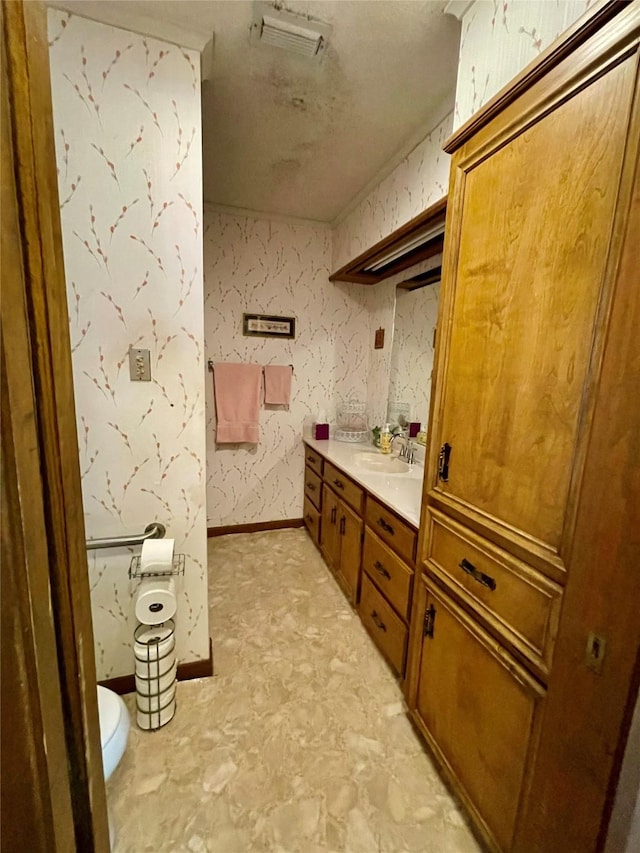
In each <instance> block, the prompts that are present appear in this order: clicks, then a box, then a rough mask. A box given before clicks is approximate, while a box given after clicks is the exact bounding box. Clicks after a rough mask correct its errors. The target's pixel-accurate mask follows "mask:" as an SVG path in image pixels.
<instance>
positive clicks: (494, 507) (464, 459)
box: [431, 61, 635, 551]
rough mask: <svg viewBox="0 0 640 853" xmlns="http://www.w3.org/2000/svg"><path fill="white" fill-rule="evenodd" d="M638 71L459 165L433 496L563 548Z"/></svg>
mask: <svg viewBox="0 0 640 853" xmlns="http://www.w3.org/2000/svg"><path fill="white" fill-rule="evenodd" d="M634 74H635V65H634V62H631V61H630V62H625V63H621V64H619V65H616V66H613V67H612V68H611V70H609V71H608V73H607V74H605V75H603V76H601V77H598V78H596V79H595V80H593V81H592V82H590V85H588V86H586V87H584V88H582V89H579V90H578V91H577V93H576V94H574V95H573V97H571V98H569V99H568V100H564V101H563V100H561V99H558V100H557V101H556V103H555V106H554V108H553V109H551V110H550V111H549V112H548V113H547V114H546V115H544V116H543V117H541V118H540V120H538V121H537V122H535V123H533V124H532V125H531V126H529V127H527V126H526V122H523V121H520V124H519V127H518V124H517V123H516V122H515V121H514V125H513V128H514V129H513V130H507V131H502V133H501V134H496V135H495V137H494V139H495V142H492V144H493V145H494V149H493V150H490V148H489V149H488V146H487V145H486V144H485V146H484V148H483V147H481V146H479V147H478V148H477V151H475V152H474V151H472V150H471V149H472V145H471V146H470V149H469V150H467V151H465V150H464V149H463V152H461V156H460V157H459V158H458V160H454V163H453V180H454V186H455V197H456V198H458V199H461V200H462V202H461V206H460V208H459V209H457V210H455V211H454V212H453V213H452V222H451V223H450V224H451V226H452V233H453V231H455V232H456V233H458V234H459V243H458V246H457V248H456V250H455V251H456V258H455V261H454V262H453V263H452V264H450V268H453V269H454V272H451V273H450V275H451V277H450V278H449V279H448V280H447V279H445V287H447V288H449V290H448V293H447V297H446V299H447V307H446V308H444V310H443V314H444V316H445V317H446V324H447V330H448V332H447V334H446V336H445V340H446V343H444V344H443V347H442V352H441V354H440V357H439V360H440V365H439V366H440V370H443V369H444V374H443V376H442V382H441V387H442V388H443V392H442V396H441V398H440V400H439V405H438V404H436V408H437V410H439V413H437V414H436V418H437V421H436V426H435V431H434V437H435V442H436V446H437V447H438V448H440V447H441V446H443V445H444V444H445V442H446V443H447V444H449V445H450V447H451V452H450V457H449V465H448V482H444V481H443V480H442V479H440V480H438V479H437V477H436V473H435V471H433V470H432V472H431V474H432V479H431V485H436V487H437V490H438V491H444V492H446V493H448V494H449V495H451V496H454V497H455V499H457V500H459V501H460V503H461V504H462V506H463V507H465V506H470V507H472V508H476V509H478V510H479V511H480V513H482V514H484V515H487V514H488V515H489V516H491V517H493V518H495V519H498V520H500V521H501V522H504V523H505V524H506V525H507V526H508V527H509V528H515V529H516V530H518V531H522V532H524V533H525V534H526V535H528V536H532V537H534V538H535V539H537V540H538V541H539V542H542V543H544V544H545V545H547V546H549V547H550V548H551V549H552V550H553V551H556V550H557V549H558V547H559V545H560V539H561V535H562V531H563V523H564V517H565V512H566V507H567V503H568V492H569V486H570V479H571V473H572V466H573V458H574V451H575V447H576V440H577V434H578V428H579V424H580V416H581V407H583V406H584V405H585V401H584V399H583V397H584V393H585V389H586V388H587V387H588V375H587V371H588V365H589V358H590V353H591V349H592V345H593V341H594V334H593V330H594V325H595V317H596V311H597V308H598V301H599V298H600V292H601V288H602V284H603V280H604V271H605V264H606V261H607V252H608V248H609V240H610V234H611V222H612V215H613V210H614V205H615V201H616V196H617V192H618V183H619V178H620V173H621V165H622V156H623V152H624V145H625V136H626V131H627V126H628V121H629V113H630V108H631V101H632V94H633V84H634ZM523 127H524V128H526V129H524V130H521V129H520V128H523ZM509 133H511V138H508V136H509ZM505 137H507V142H506V144H505V141H504V140H505ZM462 154H464V155H465V156H464V158H463V157H462ZM487 155H488V156H487ZM453 220H455V221H453ZM432 458H433V456H432Z"/></svg>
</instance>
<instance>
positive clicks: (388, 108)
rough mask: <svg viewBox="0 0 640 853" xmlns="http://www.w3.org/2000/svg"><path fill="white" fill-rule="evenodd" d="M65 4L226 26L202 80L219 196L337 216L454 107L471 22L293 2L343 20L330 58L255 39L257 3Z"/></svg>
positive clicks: (377, 0) (416, 10) (207, 162)
mask: <svg viewBox="0 0 640 853" xmlns="http://www.w3.org/2000/svg"><path fill="white" fill-rule="evenodd" d="M55 5H60V6H63V7H65V8H68V9H71V10H72V11H77V12H79V13H80V14H86V15H87V16H89V17H94V18H96V19H98V20H105V19H107V20H109V22H111V23H116V22H118V23H120V24H121V25H122V26H125V27H126V26H129V27H130V28H132V29H137V30H142V31H144V30H145V25H144V19H145V18H148V19H153V21H154V25H155V26H154V27H153V28H149V34H150V35H161V34H162V31H160V32H159V31H158V25H161V24H162V23H163V22H164V23H165V24H166V25H173V26H174V27H180V28H181V29H182V30H185V31H190V32H192V33H195V34H199V35H200V36H201V38H202V42H203V43H204V41H206V40H207V39H208V38H209V37H210V35H211V33H212V32H214V33H215V41H214V50H213V65H212V72H211V76H210V79H209V80H208V81H207V82H206V83H204V84H203V87H202V111H203V136H204V138H203V154H204V198H205V201H208V202H211V203H215V204H220V205H227V206H233V207H239V208H245V209H250V210H255V211H264V212H268V213H274V214H280V215H287V216H296V217H303V218H307V219H315V220H318V221H322V222H331V221H333V220H334V219H335V218H336V217H337V216H338V215H339V214H340V213H341V212H342V211H343V210H344V209H345V208H346V207H347V206H348V205H349V203H350V202H352V200H353V199H354V198H355V197H356V196H357V195H358V194H359V193H360V192H361V191H362V190H363V189H364V188H365V187H366V185H367V184H368V183H369V182H370V181H371V180H372V179H373V178H375V177H376V176H377V175H378V174H379V173H380V171H381V170H382V169H383V168H384V166H385V164H387V163H388V162H389V160H390V159H391V158H393V157H394V155H397V154H398V152H402V153H407V150H408V148H409V147H410V143H411V141H412V140H413V142H414V143H415V142H417V141H418V138H419V136H420V135H426V133H427V132H428V130H430V129H431V127H432V126H433V125H434V124H435V123H436V122H437V121H438V120H440V119H441V118H442V117H443V116H444V114H445V113H446V111H447V110H448V109H450V108H452V107H453V99H454V91H455V75H456V68H457V58H458V44H459V23H458V21H456V20H455V18H453V17H452V16H450V15H444V14H443V9H444V7H445V5H446V3H445V2H439V0H438V1H436V0H299V2H293V1H292V2H288V3H286V4H282V5H283V7H284V8H286V9H288V10H290V11H293V12H296V13H300V14H305V15H310V16H312V17H313V18H316V19H320V20H321V21H323V22H326V23H328V24H330V25H331V27H332V33H331V36H330V39H329V47H328V49H327V51H326V53H325V56H324V57H323V59H322V61H321V62H320V63H315V62H312V61H309V60H307V59H304V58H301V57H298V56H292V55H290V54H288V53H286V52H285V51H283V50H280V49H278V48H275V47H269V46H266V45H260V44H255V43H254V42H252V41H250V39H249V28H250V24H251V20H252V10H253V4H252V3H251V2H249V0H225V2H218V1H217V0H119V2H100V3H98V2H62V3H56V4H55ZM107 9H108V10H109V17H108V18H106V16H105V15H101V10H102V12H105V10H107ZM114 10H115V13H114ZM167 37H169V38H171V33H170V32H167Z"/></svg>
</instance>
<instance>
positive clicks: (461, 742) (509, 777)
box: [415, 578, 544, 850]
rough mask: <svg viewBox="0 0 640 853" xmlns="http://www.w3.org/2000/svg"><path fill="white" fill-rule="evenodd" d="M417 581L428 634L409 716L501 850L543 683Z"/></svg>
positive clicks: (506, 843) (511, 824)
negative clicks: (413, 707)
mask: <svg viewBox="0 0 640 853" xmlns="http://www.w3.org/2000/svg"><path fill="white" fill-rule="evenodd" d="M419 584H420V585H422V591H421V603H422V607H421V608H420V614H419V615H420V618H421V619H422V620H423V619H424V616H425V614H426V613H427V612H429V613H430V618H431V626H430V632H431V634H432V636H423V638H422V648H421V659H420V664H419V675H420V680H419V687H418V694H417V707H416V711H415V717H416V718H417V721H418V722H419V724H420V726H421V728H422V730H423V731H424V733H425V734H426V736H427V740H428V742H429V744H430V745H431V747H432V748H433V749H434V751H435V752H436V754H437V755H438V757H439V758H440V760H441V762H442V763H443V765H444V766H445V769H446V771H447V773H448V774H449V775H450V776H451V777H452V779H453V780H454V781H455V783H456V788H457V790H458V792H459V793H460V794H461V795H462V797H463V799H464V800H465V802H466V804H467V806H468V807H469V808H470V809H471V810H472V812H473V813H474V815H475V817H476V819H477V821H478V823H479V824H480V826H481V828H483V830H484V833H485V835H486V837H487V840H489V841H490V843H491V847H492V848H493V849H497V850H509V849H510V846H511V842H512V838H513V834H514V829H515V823H516V817H517V814H518V808H519V804H520V798H521V794H522V791H523V789H524V787H525V785H524V783H525V777H526V772H527V765H528V758H529V753H530V749H531V748H532V747H534V746H535V741H536V734H537V729H538V721H539V717H540V711H541V707H542V700H543V698H544V688H542V687H541V686H540V685H539V684H538V683H537V682H536V681H535V680H534V679H533V678H532V677H531V676H530V675H529V674H528V673H527V672H526V670H524V669H523V668H522V667H521V666H520V665H519V664H518V663H517V662H516V661H515V660H514V658H512V657H511V656H510V655H509V654H508V653H507V652H505V651H504V650H503V649H502V648H501V647H500V646H499V645H498V644H497V643H496V642H495V640H493V639H491V637H489V635H487V634H486V633H485V632H484V631H482V629H480V628H479V627H478V626H477V625H476V624H475V623H474V622H473V620H472V619H470V617H469V616H468V615H467V614H466V613H465V612H464V611H463V610H462V609H461V608H459V607H458V606H457V605H455V604H454V603H453V601H452V600H451V599H450V598H449V597H448V596H446V595H445V594H444V593H442V592H440V591H439V590H438V589H437V587H436V586H434V585H433V584H432V583H431V582H429V581H425V580H424V579H423V578H421V579H420V581H419ZM425 593H426V594H425ZM416 615H417V614H416Z"/></svg>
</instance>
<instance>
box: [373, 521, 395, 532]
mask: <svg viewBox="0 0 640 853" xmlns="http://www.w3.org/2000/svg"><path fill="white" fill-rule="evenodd" d="M377 523H378V526H379V527H381V528H382V529H383V530H385V531H386V532H387V533H390V534H391V535H392V536H393V535H394V534H395V530H394V529H393V527H392V526H391V525H390V524H389V522H388V521H385V520H384V518H379V519H378V522H377Z"/></svg>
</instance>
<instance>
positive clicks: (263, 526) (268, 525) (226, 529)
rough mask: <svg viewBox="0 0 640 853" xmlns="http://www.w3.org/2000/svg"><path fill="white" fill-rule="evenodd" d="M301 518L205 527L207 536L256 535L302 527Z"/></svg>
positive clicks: (302, 521)
mask: <svg viewBox="0 0 640 853" xmlns="http://www.w3.org/2000/svg"><path fill="white" fill-rule="evenodd" d="M303 526H304V519H303V518H282V519H280V521H256V522H253V523H251V524H223V525H222V527H207V536H209V537H211V536H227V534H229V533H257V532H258V531H260V530H283V529H284V528H286V527H303Z"/></svg>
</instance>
